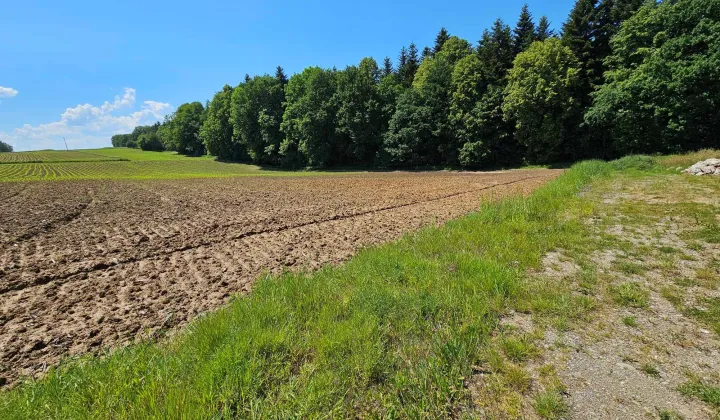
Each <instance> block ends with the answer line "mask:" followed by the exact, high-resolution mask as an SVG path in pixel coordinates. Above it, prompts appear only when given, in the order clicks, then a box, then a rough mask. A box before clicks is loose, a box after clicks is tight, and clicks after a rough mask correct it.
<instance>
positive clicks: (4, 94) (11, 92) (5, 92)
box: [0, 86, 19, 98]
mask: <svg viewBox="0 0 720 420" xmlns="http://www.w3.org/2000/svg"><path fill="white" fill-rule="evenodd" d="M18 93H19V92H18V91H17V90H16V89H13V88H11V87H3V86H0V98H12V97H13V96H16V95H17V94H18Z"/></svg>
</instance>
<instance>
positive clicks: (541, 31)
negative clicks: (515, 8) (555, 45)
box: [535, 16, 555, 41]
mask: <svg viewBox="0 0 720 420" xmlns="http://www.w3.org/2000/svg"><path fill="white" fill-rule="evenodd" d="M552 36H555V31H553V30H552V29H550V21H549V20H548V18H547V16H542V17H541V18H540V20H539V21H538V26H537V30H536V31H535V40H537V41H545V40H546V39H548V38H550V37H552Z"/></svg>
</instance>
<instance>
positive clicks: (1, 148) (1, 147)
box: [0, 141, 13, 153]
mask: <svg viewBox="0 0 720 420" xmlns="http://www.w3.org/2000/svg"><path fill="white" fill-rule="evenodd" d="M12 151H13V147H12V146H11V145H9V144H7V143H5V142H3V141H0V153H4V152H12Z"/></svg>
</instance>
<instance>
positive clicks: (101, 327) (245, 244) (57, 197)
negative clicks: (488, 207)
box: [0, 170, 559, 383]
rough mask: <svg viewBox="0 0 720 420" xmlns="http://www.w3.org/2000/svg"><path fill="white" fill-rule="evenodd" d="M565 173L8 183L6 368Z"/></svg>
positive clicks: (50, 359) (118, 334)
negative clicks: (264, 273) (268, 273)
mask: <svg viewBox="0 0 720 420" xmlns="http://www.w3.org/2000/svg"><path fill="white" fill-rule="evenodd" d="M558 173H559V172H558V171H550V170H532V171H526V170H523V171H510V172H498V173H477V174H472V173H422V174H420V173H385V174H363V175H348V176H328V177H312V178H230V179H201V180H182V181H147V182H129V181H125V182H96V181H93V182H81V181H76V182H48V183H27V184H10V183H5V184H0V197H3V198H4V199H3V200H2V202H1V203H0V214H2V215H3V217H2V218H0V311H1V312H0V378H3V379H0V380H4V381H5V382H6V383H11V382H13V381H14V380H16V379H17V378H18V377H19V376H22V375H35V374H38V373H41V372H42V371H44V370H45V369H46V368H47V366H49V365H52V364H55V363H57V362H58V361H59V360H60V359H61V358H62V357H63V356H65V355H68V354H82V353H85V352H94V351H97V350H99V349H104V348H108V347H111V346H114V345H117V344H122V343H127V342H131V341H133V340H136V339H140V338H144V337H148V336H152V335H154V334H156V333H157V332H158V331H160V330H163V329H167V328H170V327H174V326H176V325H182V324H185V323H187V322H188V321H189V320H191V319H192V318H193V317H194V316H196V315H197V314H199V313H202V312H204V311H208V310H212V309H214V308H217V307H218V306H220V305H222V304H223V303H224V302H226V301H227V299H228V298H229V296H230V294H232V293H237V292H247V291H249V290H250V288H251V286H252V282H253V281H254V280H255V279H256V278H257V277H258V275H260V274H261V273H263V272H267V271H269V272H272V273H278V272H280V271H282V270H283V269H297V268H300V267H304V268H310V269H315V268H318V267H320V266H322V265H324V264H328V263H337V262H340V261H343V260H345V259H347V258H349V257H350V256H351V255H353V253H355V252H356V251H357V250H358V249H359V248H361V247H365V246H370V245H374V244H378V243H381V242H385V241H388V240H392V239H395V238H397V237H399V236H400V235H402V234H403V233H406V232H408V231H411V230H414V229H417V228H419V227H422V226H425V225H428V224H433V223H443V222H445V221H447V220H449V219H451V218H455V217H458V216H460V215H463V214H465V213H467V212H470V211H472V210H473V209H475V208H477V206H478V204H479V203H480V201H481V200H486V199H492V198H497V197H501V196H505V195H509V194H518V193H522V194H526V193H529V192H530V191H531V190H533V189H534V188H536V187H537V186H539V185H541V184H542V183H544V182H546V181H547V180H549V179H551V178H553V177H555V176H557V175H558Z"/></svg>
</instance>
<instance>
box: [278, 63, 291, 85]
mask: <svg viewBox="0 0 720 420" xmlns="http://www.w3.org/2000/svg"><path fill="white" fill-rule="evenodd" d="M275 80H277V81H278V82H280V84H281V85H283V86H285V85H286V84H287V82H288V77H287V75H286V74H285V69H283V68H282V67H281V66H277V67H276V68H275Z"/></svg>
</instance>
